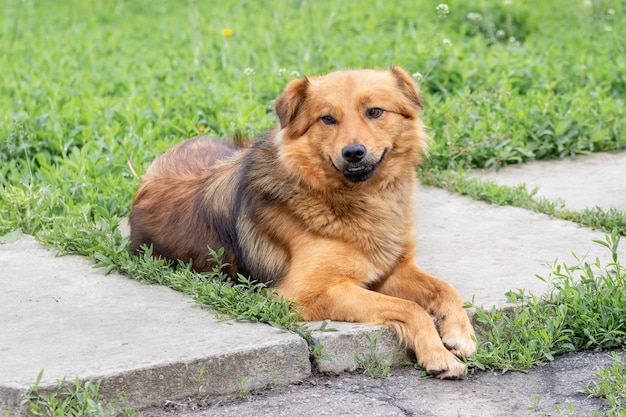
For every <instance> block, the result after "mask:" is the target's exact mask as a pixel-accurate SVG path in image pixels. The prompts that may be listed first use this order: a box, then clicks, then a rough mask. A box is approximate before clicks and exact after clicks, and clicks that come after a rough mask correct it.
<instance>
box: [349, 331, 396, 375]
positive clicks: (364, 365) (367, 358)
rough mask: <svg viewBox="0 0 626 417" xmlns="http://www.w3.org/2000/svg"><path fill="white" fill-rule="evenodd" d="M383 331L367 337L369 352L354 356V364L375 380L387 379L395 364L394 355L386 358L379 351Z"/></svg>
mask: <svg viewBox="0 0 626 417" xmlns="http://www.w3.org/2000/svg"><path fill="white" fill-rule="evenodd" d="M382 332H383V330H382V329H381V330H378V331H377V332H376V333H375V334H374V335H373V336H370V335H366V336H365V341H366V343H367V351H365V352H363V353H357V354H355V355H354V363H355V365H356V367H357V369H363V373H364V374H367V375H369V376H371V377H373V378H387V376H388V375H389V371H390V370H391V364H392V363H393V354H389V356H387V357H386V358H385V357H383V356H382V355H381V353H380V352H379V351H378V348H377V345H378V338H379V337H380V335H381V334H382Z"/></svg>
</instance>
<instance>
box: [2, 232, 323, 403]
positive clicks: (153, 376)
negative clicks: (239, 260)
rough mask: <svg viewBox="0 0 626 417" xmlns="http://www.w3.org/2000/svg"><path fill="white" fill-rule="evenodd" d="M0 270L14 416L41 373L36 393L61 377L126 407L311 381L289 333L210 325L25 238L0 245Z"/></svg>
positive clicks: (304, 349)
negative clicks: (89, 383) (91, 384)
mask: <svg viewBox="0 0 626 417" xmlns="http://www.w3.org/2000/svg"><path fill="white" fill-rule="evenodd" d="M0 271H1V272H0V286H1V287H2V292H0V323H2V326H1V327H0V411H4V410H15V409H16V408H17V403H18V401H19V396H20V395H21V394H22V393H24V392H26V391H27V390H28V388H29V385H30V384H32V383H33V382H34V381H35V378H36V377H37V374H38V373H39V372H40V371H41V370H42V369H43V370H44V374H43V379H42V381H41V384H40V387H41V388H42V389H45V388H53V387H55V386H56V381H57V380H60V379H63V378H67V379H68V380H70V381H71V380H73V379H74V378H76V377H79V378H80V379H82V380H87V379H92V380H97V379H104V381H103V383H102V390H101V391H102V393H103V396H104V397H105V398H109V399H111V398H113V399H115V398H117V395H118V394H128V395H130V405H131V406H133V407H146V406H149V405H157V404H162V402H163V401H164V399H167V398H182V397H186V396H193V395H197V394H198V393H203V394H211V393H214V394H224V393H230V392H234V391H236V390H237V388H238V387H240V386H241V384H244V385H245V386H246V387H248V388H250V389H252V388H253V387H258V388H261V387H265V386H266V385H268V384H276V385H281V384H287V383H290V382H293V381H296V380H299V379H302V378H305V377H307V376H308V375H309V374H310V372H311V368H310V363H309V351H308V346H307V344H306V342H305V341H304V340H303V339H301V338H300V337H299V336H297V335H295V334H292V333H289V332H286V331H282V330H279V329H276V328H272V327H270V326H267V325H263V324H258V323H235V322H233V321H219V320H217V319H216V318H215V316H214V315H213V314H211V313H210V312H209V311H208V310H206V309H202V308H200V307H199V306H198V305H197V304H195V303H194V302H193V300H191V299H190V298H189V297H187V296H185V295H183V294H180V293H178V292H175V291H173V290H170V289H168V288H165V287H159V286H151V285H147V284H143V283H140V282H137V281H133V280H130V279H128V278H127V277H124V276H119V275H114V274H112V275H108V276H105V275H104V273H103V270H102V269H94V268H93V267H92V265H91V264H90V263H89V262H88V261H87V260H86V259H85V258H82V257H78V256H65V257H55V256H54V254H53V253H52V252H50V251H48V250H46V249H45V248H43V247H42V246H41V245H39V244H38V243H37V242H35V241H34V239H33V238H31V237H28V236H25V237H23V238H22V239H20V240H19V241H17V242H14V243H11V244H6V245H0ZM203 368H204V371H202V369H203Z"/></svg>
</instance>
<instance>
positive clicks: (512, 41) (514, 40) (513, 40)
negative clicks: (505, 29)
mask: <svg viewBox="0 0 626 417" xmlns="http://www.w3.org/2000/svg"><path fill="white" fill-rule="evenodd" d="M509 42H510V43H515V42H517V39H515V36H511V37H510V38H509Z"/></svg>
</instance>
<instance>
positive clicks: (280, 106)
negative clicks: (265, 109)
mask: <svg viewBox="0 0 626 417" xmlns="http://www.w3.org/2000/svg"><path fill="white" fill-rule="evenodd" d="M308 87H309V79H308V78H306V77H304V78H302V79H297V80H292V81H290V82H289V84H287V87H286V88H285V91H284V92H283V94H282V95H281V96H280V97H278V99H276V114H277V115H278V120H279V121H280V127H281V129H285V128H287V127H289V128H290V129H289V132H288V134H289V135H290V136H299V135H300V134H302V132H298V131H297V130H298V129H297V127H296V125H297V123H296V119H297V118H298V116H299V115H300V114H301V113H302V109H303V107H304V105H305V102H306V97H307V89H308ZM294 129H295V130H294Z"/></svg>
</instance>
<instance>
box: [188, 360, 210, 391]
mask: <svg viewBox="0 0 626 417" xmlns="http://www.w3.org/2000/svg"><path fill="white" fill-rule="evenodd" d="M205 371H206V365H205V364H202V366H201V367H200V369H199V370H198V373H197V374H196V375H193V376H191V380H192V381H193V382H194V383H195V384H196V386H197V387H198V394H197V395H198V398H201V397H202V394H203V391H204V384H203V382H204V372H205Z"/></svg>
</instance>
